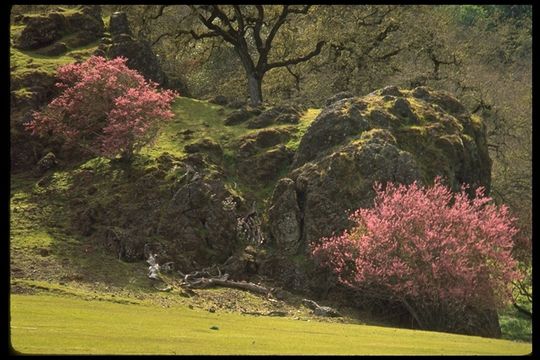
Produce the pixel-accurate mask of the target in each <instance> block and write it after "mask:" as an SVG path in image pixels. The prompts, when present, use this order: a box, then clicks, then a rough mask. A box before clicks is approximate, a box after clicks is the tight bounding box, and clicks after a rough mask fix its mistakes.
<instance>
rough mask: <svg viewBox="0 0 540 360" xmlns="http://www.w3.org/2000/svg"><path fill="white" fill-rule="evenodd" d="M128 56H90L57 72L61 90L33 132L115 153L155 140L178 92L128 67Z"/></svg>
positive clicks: (101, 152) (30, 126) (39, 114)
mask: <svg viewBox="0 0 540 360" xmlns="http://www.w3.org/2000/svg"><path fill="white" fill-rule="evenodd" d="M126 61H127V59H126V58H122V57H118V58H115V59H112V60H106V59H104V58H103V57H99V56H92V57H90V58H89V59H88V60H86V61H85V62H82V63H75V64H68V65H65V66H62V67H60V68H59V69H58V71H57V79H58V82H57V84H56V86H57V87H58V88H59V89H60V90H61V91H62V92H61V94H60V95H59V96H58V97H56V98H55V99H53V100H52V101H51V102H50V103H49V105H48V106H47V107H46V108H45V109H44V110H43V111H41V112H34V114H33V119H32V120H31V121H30V122H29V123H27V124H26V128H27V129H28V130H30V131H32V132H33V133H34V134H41V135H57V136H60V137H61V138H63V139H64V140H65V141H66V143H68V144H76V145H77V146H81V147H83V148H84V149H86V150H88V151H89V152H92V153H94V154H99V155H103V156H108V157H114V156H116V155H118V154H123V153H131V152H133V151H135V150H138V149H140V147H142V146H143V145H145V144H147V143H149V142H151V141H152V139H154V138H155V135H156V134H157V131H158V128H159V124H160V122H161V121H163V120H168V119H171V118H172V117H174V114H173V112H172V111H171V103H172V101H173V100H174V98H175V97H176V96H177V95H178V94H177V93H176V92H174V91H170V90H165V91H158V88H157V84H156V83H154V82H151V81H147V80H145V79H144V77H143V76H142V75H140V74H139V73H138V72H137V71H135V70H132V69H130V68H128V67H127V66H126Z"/></svg>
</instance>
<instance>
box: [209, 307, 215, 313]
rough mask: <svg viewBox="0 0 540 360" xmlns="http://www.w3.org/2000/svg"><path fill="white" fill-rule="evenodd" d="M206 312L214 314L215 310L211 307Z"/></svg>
mask: <svg viewBox="0 0 540 360" xmlns="http://www.w3.org/2000/svg"><path fill="white" fill-rule="evenodd" d="M208 312H211V313H215V312H216V308H215V307H213V306H212V307H211V308H210V309H208Z"/></svg>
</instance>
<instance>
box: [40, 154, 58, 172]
mask: <svg viewBox="0 0 540 360" xmlns="http://www.w3.org/2000/svg"><path fill="white" fill-rule="evenodd" d="M57 164H58V163H57V161H56V156H55V155H54V154H53V153H52V152H49V153H47V154H46V155H45V156H44V157H42V158H41V160H39V161H38V163H37V169H36V170H37V172H38V174H43V173H44V172H46V171H48V170H50V169H52V168H54V167H55V166H56V165H57Z"/></svg>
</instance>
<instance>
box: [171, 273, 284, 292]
mask: <svg viewBox="0 0 540 360" xmlns="http://www.w3.org/2000/svg"><path fill="white" fill-rule="evenodd" d="M213 268H215V269H213ZM213 268H210V269H204V270H201V271H194V272H192V273H189V274H183V273H181V272H179V273H180V275H182V276H183V280H182V283H181V286H182V287H185V288H187V289H207V288H212V287H218V286H221V287H228V288H233V289H240V290H247V291H251V292H254V293H257V294H262V295H266V296H269V295H272V292H273V291H274V289H273V288H270V289H269V288H266V287H264V286H262V285H258V284H255V283H251V282H245V281H233V280H229V274H226V273H225V274H222V273H221V270H219V267H217V266H215V267H213ZM212 270H214V271H212ZM215 271H217V274H212V272H215Z"/></svg>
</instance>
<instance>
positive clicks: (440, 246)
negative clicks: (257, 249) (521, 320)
mask: <svg viewBox="0 0 540 360" xmlns="http://www.w3.org/2000/svg"><path fill="white" fill-rule="evenodd" d="M375 192H376V197H375V203H374V207H373V208H369V209H358V210H357V211H355V212H354V213H353V214H352V215H351V216H350V219H351V220H352V221H353V223H354V226H353V228H352V229H351V230H350V231H344V232H343V233H342V234H340V235H337V236H333V237H330V238H324V239H322V241H321V243H319V244H316V245H313V246H312V254H313V256H314V257H315V259H316V260H317V261H318V262H319V263H320V264H322V265H323V266H325V267H329V268H330V269H331V270H333V272H335V273H336V274H337V276H338V279H339V281H340V282H341V283H343V284H345V285H348V286H351V287H354V288H357V289H361V290H363V291H364V292H365V293H368V294H371V295H374V296H377V297H382V298H385V299H391V300H396V301H399V302H401V303H402V304H403V306H404V307H405V308H406V309H407V310H408V311H409V313H410V314H411V315H412V316H413V317H414V318H415V320H416V321H417V323H418V324H419V326H420V327H422V328H430V329H441V328H445V327H448V323H447V321H448V318H449V317H454V320H456V319H458V321H459V319H464V316H463V315H464V314H465V312H466V311H469V310H470V309H471V308H472V309H477V310H480V311H483V310H493V309H497V308H500V307H502V306H504V305H505V304H507V302H508V301H509V300H510V299H511V290H512V286H511V284H512V281H513V280H515V279H518V278H520V275H519V272H518V271H517V268H516V261H515V260H514V259H513V258H512V256H511V251H512V246H513V237H514V235H515V234H516V232H517V230H516V228H515V227H514V226H513V222H514V221H515V219H513V218H511V217H510V215H509V213H508V209H507V207H506V206H504V205H503V206H500V207H497V206H495V205H493V204H490V201H491V198H489V197H487V196H485V195H484V190H483V189H482V188H479V189H478V190H476V192H475V197H474V198H473V199H470V198H469V197H468V195H467V194H466V187H465V186H463V187H462V189H461V191H460V192H459V193H456V194H453V193H452V192H451V191H450V190H449V189H448V188H446V187H445V186H443V185H442V184H441V181H440V179H439V178H437V179H436V180H435V183H434V185H433V186H432V187H429V188H424V187H421V186H419V185H418V184H416V182H415V183H413V184H411V185H395V184H392V183H389V184H387V186H386V188H385V189H383V186H382V185H381V184H376V185H375ZM460 315H461V316H460ZM445 318H446V319H445ZM445 321H446V323H445Z"/></svg>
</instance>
